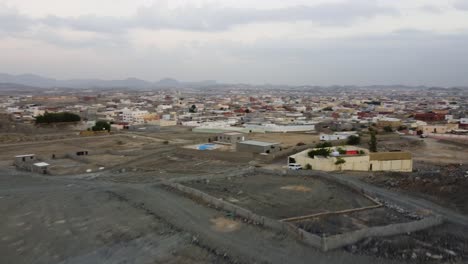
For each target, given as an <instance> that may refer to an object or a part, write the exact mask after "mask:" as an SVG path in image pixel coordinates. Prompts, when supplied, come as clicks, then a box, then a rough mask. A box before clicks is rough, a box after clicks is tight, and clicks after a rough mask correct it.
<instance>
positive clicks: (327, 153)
mask: <svg viewBox="0 0 468 264" xmlns="http://www.w3.org/2000/svg"><path fill="white" fill-rule="evenodd" d="M330 152H331V151H330V149H329V148H319V149H313V150H311V151H309V153H307V154H308V155H309V157H311V158H314V157H315V156H323V157H328V156H330Z"/></svg>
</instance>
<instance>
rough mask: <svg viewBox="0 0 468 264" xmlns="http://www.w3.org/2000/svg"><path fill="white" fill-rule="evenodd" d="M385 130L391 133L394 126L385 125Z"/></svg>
mask: <svg viewBox="0 0 468 264" xmlns="http://www.w3.org/2000/svg"><path fill="white" fill-rule="evenodd" d="M383 130H384V131H385V132H388V133H389V132H393V128H392V127H391V126H385V127H384V128H383Z"/></svg>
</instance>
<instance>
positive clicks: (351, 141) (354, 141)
mask: <svg viewBox="0 0 468 264" xmlns="http://www.w3.org/2000/svg"><path fill="white" fill-rule="evenodd" d="M359 143H361V138H360V137H359V136H355V135H351V136H349V137H348V139H347V140H346V144H348V145H357V144H359Z"/></svg>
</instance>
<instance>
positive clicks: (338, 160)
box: [335, 158, 346, 165]
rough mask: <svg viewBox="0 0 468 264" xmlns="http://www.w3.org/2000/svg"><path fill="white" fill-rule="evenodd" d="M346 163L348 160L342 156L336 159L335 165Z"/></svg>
mask: <svg viewBox="0 0 468 264" xmlns="http://www.w3.org/2000/svg"><path fill="white" fill-rule="evenodd" d="M344 163H346V160H344V159H342V158H337V159H336V161H335V165H340V164H344Z"/></svg>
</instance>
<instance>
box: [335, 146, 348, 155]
mask: <svg viewBox="0 0 468 264" xmlns="http://www.w3.org/2000/svg"><path fill="white" fill-rule="evenodd" d="M336 150H337V151H338V153H340V154H341V155H344V154H346V150H344V149H342V148H337V149H336Z"/></svg>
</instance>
